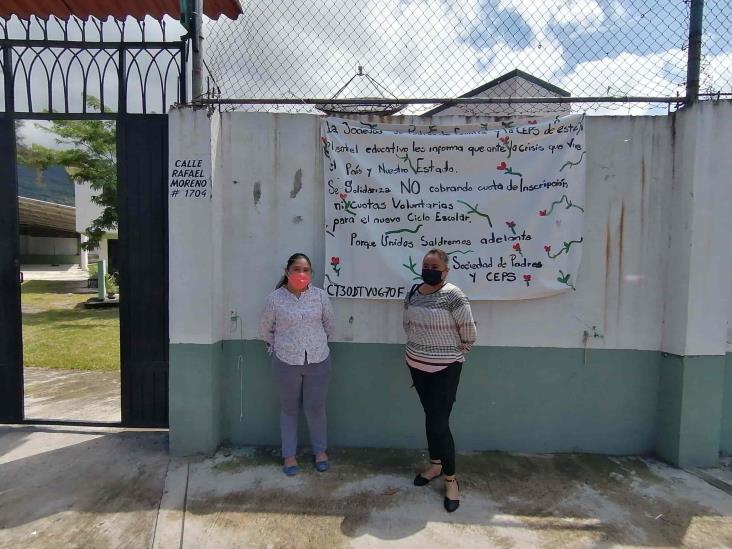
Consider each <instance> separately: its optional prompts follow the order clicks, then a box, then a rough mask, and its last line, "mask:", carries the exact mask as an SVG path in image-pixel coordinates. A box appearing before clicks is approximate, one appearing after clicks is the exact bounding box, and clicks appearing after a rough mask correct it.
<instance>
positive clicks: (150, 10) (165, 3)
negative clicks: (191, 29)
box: [0, 0, 242, 21]
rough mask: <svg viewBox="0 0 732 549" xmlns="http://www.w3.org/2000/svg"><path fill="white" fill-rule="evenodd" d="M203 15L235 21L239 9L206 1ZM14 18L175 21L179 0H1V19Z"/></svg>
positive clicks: (229, 0) (223, 0) (220, 0)
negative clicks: (165, 17)
mask: <svg viewBox="0 0 732 549" xmlns="http://www.w3.org/2000/svg"><path fill="white" fill-rule="evenodd" d="M203 13H204V14H205V15H206V16H207V17H209V18H211V19H218V18H219V17H220V16H221V15H224V16H226V17H228V18H229V19H236V18H237V17H239V15H240V14H241V13H242V9H241V6H240V5H239V2H237V0H205V1H204V3H203ZM13 15H15V16H17V17H19V18H20V19H28V18H29V17H31V16H34V15H35V16H37V17H40V18H41V19H48V18H49V17H50V16H55V17H58V18H59V19H68V18H70V17H72V16H76V17H78V18H80V19H87V18H89V17H96V18H97V19H101V20H105V19H107V18H108V17H110V16H111V17H113V18H115V19H117V20H120V21H121V20H124V19H126V18H127V17H130V16H131V17H134V18H135V19H138V20H140V19H144V18H145V16H146V15H149V16H151V17H154V18H155V19H162V18H163V16H164V15H169V16H171V17H174V18H176V19H178V18H179V17H180V0H103V1H99V0H2V2H0V18H2V19H10V17H11V16H13Z"/></svg>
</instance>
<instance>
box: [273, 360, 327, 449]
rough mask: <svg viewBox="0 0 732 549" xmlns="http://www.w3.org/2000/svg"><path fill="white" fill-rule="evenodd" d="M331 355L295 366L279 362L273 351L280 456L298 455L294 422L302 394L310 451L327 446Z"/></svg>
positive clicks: (295, 423) (296, 421)
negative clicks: (326, 404)
mask: <svg viewBox="0 0 732 549" xmlns="http://www.w3.org/2000/svg"><path fill="white" fill-rule="evenodd" d="M330 369H331V367H330V356H328V358H326V359H325V360H324V361H323V362H318V363H317V364H304V365H302V366H295V365H292V364H286V363H284V362H282V361H281V360H280V359H279V358H277V355H275V354H274V353H273V354H272V375H273V377H274V380H275V383H276V384H277V389H278V391H279V395H280V435H281V437H282V457H285V458H288V457H293V456H295V455H296V454H297V424H298V415H299V411H300V401H301V396H302V408H303V411H304V412H305V417H306V418H307V420H308V427H309V429H310V444H311V446H312V448H313V454H318V453H320V452H325V450H326V448H327V447H328V422H327V418H326V414H325V401H326V398H327V396H328V383H329V382H330Z"/></svg>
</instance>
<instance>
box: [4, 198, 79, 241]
mask: <svg viewBox="0 0 732 549" xmlns="http://www.w3.org/2000/svg"><path fill="white" fill-rule="evenodd" d="M18 213H19V216H20V225H21V226H22V227H42V228H44V229H55V230H58V231H65V232H69V233H75V232H76V208H75V207H73V206H64V205H62V204H54V203H53V202H44V201H43V200H34V199H32V198H24V197H22V196H20V197H18Z"/></svg>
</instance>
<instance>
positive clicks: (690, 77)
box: [686, 0, 704, 103]
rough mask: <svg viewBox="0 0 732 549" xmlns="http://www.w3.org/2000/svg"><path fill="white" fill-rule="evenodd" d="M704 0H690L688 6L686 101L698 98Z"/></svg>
mask: <svg viewBox="0 0 732 549" xmlns="http://www.w3.org/2000/svg"><path fill="white" fill-rule="evenodd" d="M703 22H704V0H691V6H690V8H689V60H688V62H687V65H686V102H687V103H692V102H694V101H696V100H697V99H699V74H700V72H701V47H702V25H703Z"/></svg>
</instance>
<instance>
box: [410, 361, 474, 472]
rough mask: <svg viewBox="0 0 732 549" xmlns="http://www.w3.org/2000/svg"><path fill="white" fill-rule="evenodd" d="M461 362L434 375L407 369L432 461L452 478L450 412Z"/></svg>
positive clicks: (458, 380) (452, 445) (452, 457)
mask: <svg viewBox="0 0 732 549" xmlns="http://www.w3.org/2000/svg"><path fill="white" fill-rule="evenodd" d="M462 369H463V364H462V362H454V363H453V364H450V366H448V367H447V368H445V369H444V370H440V371H439V372H435V373H428V372H423V371H422V370H417V369H415V368H409V371H410V372H411V374H412V381H413V382H414V388H415V389H417V394H418V395H419V400H420V402H421V403H422V408H424V415H425V428H426V430H427V447H428V448H429V451H430V459H431V460H438V459H439V460H441V461H442V472H443V473H445V474H446V475H454V474H455V442H454V441H453V439H452V433H451V432H450V412H452V405H453V403H454V402H455V395H456V394H457V388H458V384H459V383H460V372H461V371H462Z"/></svg>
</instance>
